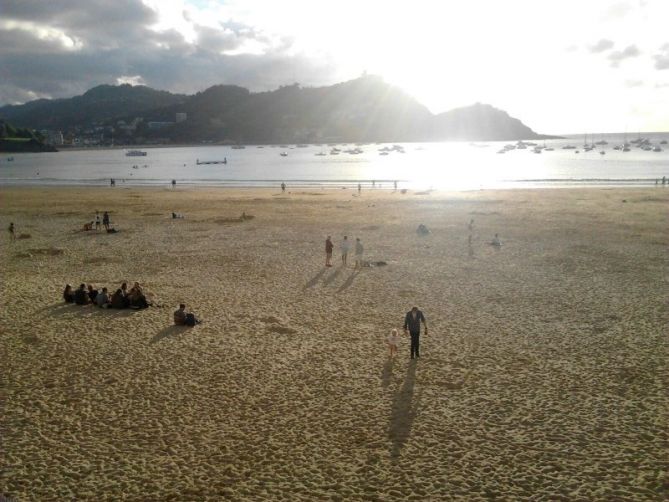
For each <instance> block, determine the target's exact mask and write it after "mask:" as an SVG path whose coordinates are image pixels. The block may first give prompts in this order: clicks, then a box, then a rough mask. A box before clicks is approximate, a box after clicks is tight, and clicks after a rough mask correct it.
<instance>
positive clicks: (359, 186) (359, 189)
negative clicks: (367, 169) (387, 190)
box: [358, 183, 362, 195]
mask: <svg viewBox="0 0 669 502" xmlns="http://www.w3.org/2000/svg"><path fill="white" fill-rule="evenodd" d="M361 192H362V185H361V184H360V183H358V195H360V193H361Z"/></svg>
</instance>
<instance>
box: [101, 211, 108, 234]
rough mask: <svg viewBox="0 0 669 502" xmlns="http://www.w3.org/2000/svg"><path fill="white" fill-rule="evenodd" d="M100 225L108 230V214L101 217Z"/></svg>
mask: <svg viewBox="0 0 669 502" xmlns="http://www.w3.org/2000/svg"><path fill="white" fill-rule="evenodd" d="M102 224H103V225H104V227H105V230H109V213H108V212H107V211H105V214H103V215H102Z"/></svg>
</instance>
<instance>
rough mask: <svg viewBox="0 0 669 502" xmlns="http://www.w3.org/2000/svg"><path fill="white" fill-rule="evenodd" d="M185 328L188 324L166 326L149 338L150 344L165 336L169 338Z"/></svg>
mask: <svg viewBox="0 0 669 502" xmlns="http://www.w3.org/2000/svg"><path fill="white" fill-rule="evenodd" d="M187 330H188V326H168V327H167V328H165V329H162V330H160V331H159V332H158V333H156V334H155V336H154V337H153V338H151V344H154V343H158V342H159V341H161V340H164V339H165V338H170V337H172V336H175V335H178V334H179V333H183V332H185V331H187Z"/></svg>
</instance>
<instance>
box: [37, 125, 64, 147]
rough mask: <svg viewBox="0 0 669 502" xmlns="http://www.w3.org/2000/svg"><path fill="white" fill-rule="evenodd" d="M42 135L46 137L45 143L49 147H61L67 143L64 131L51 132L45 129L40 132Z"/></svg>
mask: <svg viewBox="0 0 669 502" xmlns="http://www.w3.org/2000/svg"><path fill="white" fill-rule="evenodd" d="M40 134H41V135H42V136H43V137H44V141H45V142H46V143H47V145H54V146H60V145H63V144H64V142H65V141H64V139H63V133H62V131H51V130H48V129H43V130H42V131H40Z"/></svg>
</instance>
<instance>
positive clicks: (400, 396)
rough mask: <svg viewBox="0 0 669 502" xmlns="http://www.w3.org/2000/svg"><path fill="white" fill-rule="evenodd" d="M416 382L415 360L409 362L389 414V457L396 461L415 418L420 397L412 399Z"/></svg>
mask: <svg viewBox="0 0 669 502" xmlns="http://www.w3.org/2000/svg"><path fill="white" fill-rule="evenodd" d="M415 382H416V360H415V359H413V360H411V361H410V362H409V368H408V369H407V374H406V377H405V378H404V383H403V384H402V387H401V388H400V389H399V390H398V391H397V394H395V397H394V399H393V409H392V412H391V414H390V424H389V427H388V438H389V439H390V442H391V446H390V457H391V458H392V459H398V458H399V456H400V453H401V451H402V448H404V445H405V444H406V442H407V441H408V439H409V435H410V434H411V427H412V426H413V421H414V419H415V418H416V413H417V410H418V405H419V401H420V395H419V396H417V397H416V398H414V384H415Z"/></svg>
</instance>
